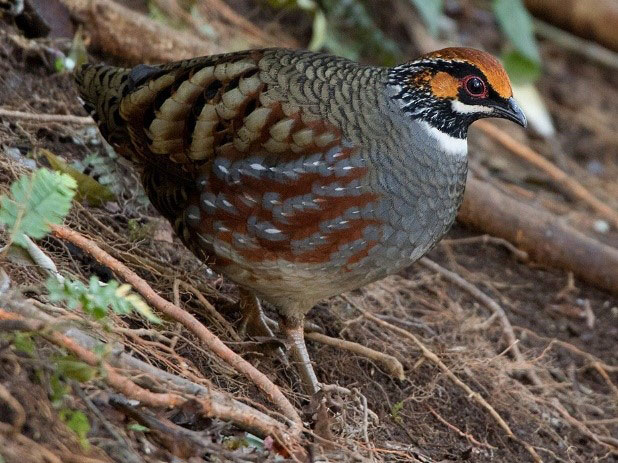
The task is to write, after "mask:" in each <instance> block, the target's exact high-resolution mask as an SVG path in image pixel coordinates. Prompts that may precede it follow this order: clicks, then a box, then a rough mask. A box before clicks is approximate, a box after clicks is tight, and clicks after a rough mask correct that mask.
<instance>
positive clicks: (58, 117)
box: [0, 108, 95, 125]
mask: <svg viewBox="0 0 618 463" xmlns="http://www.w3.org/2000/svg"><path fill="white" fill-rule="evenodd" d="M0 117H8V118H12V119H22V120H26V121H32V122H35V123H37V124H43V123H49V122H57V123H63V124H77V125H95V122H94V120H93V119H92V118H91V117H82V116H74V115H72V114H39V113H27V112H24V111H13V110H11V109H6V108H0Z"/></svg>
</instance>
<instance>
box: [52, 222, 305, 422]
mask: <svg viewBox="0 0 618 463" xmlns="http://www.w3.org/2000/svg"><path fill="white" fill-rule="evenodd" d="M52 232H53V234H54V235H55V236H57V237H58V238H61V239H64V240H67V241H70V242H71V243H73V244H74V245H75V246H78V247H79V248H81V249H82V250H84V251H85V252H87V253H88V254H90V255H91V256H93V257H94V258H95V259H96V260H97V261H99V263H101V264H103V265H106V266H107V267H109V268H110V269H111V270H112V271H113V272H114V273H115V274H116V275H118V276H120V277H121V278H122V279H123V280H124V281H126V282H127V283H129V284H131V285H132V286H133V288H134V289H135V290H136V291H137V292H139V293H140V294H141V295H142V297H144V299H145V300H146V301H147V302H148V303H150V304H151V305H152V306H153V307H154V308H155V309H156V310H158V311H160V312H161V313H163V314H165V315H167V316H168V317H170V318H172V319H174V320H176V321H178V322H180V323H181V324H182V325H183V326H184V327H185V328H187V329H188V330H189V331H191V332H192V333H194V334H195V335H196V336H197V337H198V338H199V339H200V340H201V341H202V342H203V343H204V344H205V345H206V346H208V348H209V349H211V350H212V351H213V352H214V353H215V354H217V355H218V356H219V357H220V358H221V359H222V360H223V361H225V362H226V363H228V364H229V365H231V366H232V367H233V368H235V369H236V370H237V371H238V372H239V373H241V374H243V375H245V376H246V377H247V378H248V379H249V380H251V381H252V382H253V383H254V384H255V385H256V386H258V387H259V388H260V389H261V390H262V391H263V392H264V393H265V394H266V395H267V396H268V397H269V399H270V400H271V401H272V402H273V403H274V404H275V405H276V406H277V408H279V410H281V411H282V413H283V414H284V415H285V416H286V417H287V418H288V419H289V420H291V422H292V424H293V425H294V426H295V427H296V428H297V431H298V430H300V429H301V428H302V421H301V419H300V416H298V412H297V411H296V409H295V408H294V407H293V406H292V404H291V403H290V402H289V401H288V399H287V398H286V397H285V396H284V395H283V393H282V392H281V390H280V389H279V388H278V387H277V386H276V385H275V384H274V383H273V382H272V381H271V380H270V379H268V377H267V376H266V375H264V374H263V373H262V372H260V371H259V370H257V369H256V368H255V367H254V366H253V365H251V364H250V363H249V362H247V361H246V360H245V359H243V358H242V357H240V356H239V355H238V354H236V353H235V352H234V351H232V350H231V349H230V348H229V347H227V346H226V345H225V344H224V343H223V342H222V341H221V340H220V339H219V338H218V337H216V336H215V335H214V334H212V333H211V332H210V330H209V329H208V328H206V327H205V326H204V325H203V324H201V323H200V322H199V321H198V320H197V319H196V318H195V317H193V315H191V314H190V313H189V312H186V311H184V310H182V309H181V308H180V307H177V306H175V305H174V304H172V303H171V302H169V301H166V300H165V299H163V298H162V297H161V296H159V295H158V294H157V293H156V292H155V291H154V290H153V289H152V288H151V287H150V285H149V284H148V283H147V282H146V281H145V280H143V279H142V278H140V277H139V276H137V275H136V274H135V273H134V272H133V271H131V270H130V269H129V268H127V267H126V266H125V265H123V264H122V263H121V262H119V261H118V260H117V259H115V258H114V257H112V256H110V255H109V254H108V253H106V252H105V251H103V250H102V249H101V248H100V247H98V246H97V245H96V244H95V243H94V242H93V241H91V240H89V239H87V238H85V237H84V236H82V235H80V234H79V233H77V232H75V231H73V230H70V229H68V228H65V227H59V226H53V227H52Z"/></svg>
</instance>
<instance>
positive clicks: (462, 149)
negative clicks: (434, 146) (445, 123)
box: [419, 121, 468, 157]
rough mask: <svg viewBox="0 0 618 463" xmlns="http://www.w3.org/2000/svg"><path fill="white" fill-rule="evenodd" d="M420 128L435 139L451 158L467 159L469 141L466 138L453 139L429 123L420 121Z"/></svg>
mask: <svg viewBox="0 0 618 463" xmlns="http://www.w3.org/2000/svg"><path fill="white" fill-rule="evenodd" d="M419 123H420V126H421V127H422V128H423V129H424V130H425V131H426V132H427V134H428V135H429V136H430V137H431V138H433V139H434V140H435V141H436V142H437V143H438V146H439V147H440V149H441V150H442V151H444V152H445V153H446V154H449V155H451V156H457V157H465V156H466V155H467V154H468V140H467V139H466V138H457V137H453V136H451V135H449V134H447V133H444V132H442V131H441V130H439V129H436V128H435V127H434V126H432V125H430V124H429V122H426V121H419Z"/></svg>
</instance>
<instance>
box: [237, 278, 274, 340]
mask: <svg viewBox="0 0 618 463" xmlns="http://www.w3.org/2000/svg"><path fill="white" fill-rule="evenodd" d="M239 293H240V300H239V302H238V305H239V306H240V312H241V319H240V328H239V329H238V332H239V334H240V336H241V337H244V336H245V335H246V334H248V335H250V336H256V337H257V336H264V337H270V338H274V334H273V332H272V330H271V329H270V327H269V326H268V321H269V319H268V317H267V316H266V315H264V311H263V310H262V305H261V304H260V301H259V300H258V298H257V297H255V295H253V294H252V293H250V292H249V291H247V290H245V289H240V290H239Z"/></svg>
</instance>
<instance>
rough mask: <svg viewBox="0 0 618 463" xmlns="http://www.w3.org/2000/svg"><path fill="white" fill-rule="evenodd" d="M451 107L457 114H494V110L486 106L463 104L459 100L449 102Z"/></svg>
mask: <svg viewBox="0 0 618 463" xmlns="http://www.w3.org/2000/svg"><path fill="white" fill-rule="evenodd" d="M451 107H452V108H453V111H455V112H457V113H459V114H470V113H492V112H494V109H493V108H490V107H488V106H481V105H476V104H465V103H462V102H461V101H459V100H451Z"/></svg>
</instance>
